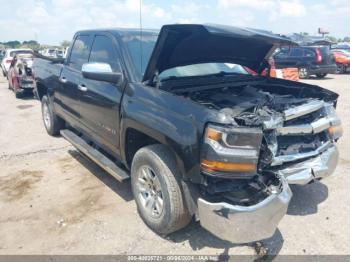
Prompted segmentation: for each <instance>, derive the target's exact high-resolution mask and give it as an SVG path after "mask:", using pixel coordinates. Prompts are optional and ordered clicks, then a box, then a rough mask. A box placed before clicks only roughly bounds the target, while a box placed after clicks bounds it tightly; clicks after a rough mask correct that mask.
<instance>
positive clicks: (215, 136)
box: [206, 127, 221, 141]
mask: <svg viewBox="0 0 350 262" xmlns="http://www.w3.org/2000/svg"><path fill="white" fill-rule="evenodd" d="M206 137H207V138H209V139H212V140H215V141H219V140H220V139H221V133H220V132H219V131H217V130H215V129H213V128H210V127H208V129H207V134H206Z"/></svg>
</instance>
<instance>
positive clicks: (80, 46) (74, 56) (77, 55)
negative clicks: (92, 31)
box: [69, 35, 90, 71]
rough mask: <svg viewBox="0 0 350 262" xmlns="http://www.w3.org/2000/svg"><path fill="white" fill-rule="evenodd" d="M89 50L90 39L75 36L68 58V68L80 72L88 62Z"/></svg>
mask: <svg viewBox="0 0 350 262" xmlns="http://www.w3.org/2000/svg"><path fill="white" fill-rule="evenodd" d="M89 49H90V37H89V36H88V35H79V36H77V38H76V39H75V41H74V44H73V47H72V53H71V55H70V58H69V66H70V67H72V68H74V69H77V70H79V71H80V70H81V67H82V65H83V64H84V63H87V61H88V57H89Z"/></svg>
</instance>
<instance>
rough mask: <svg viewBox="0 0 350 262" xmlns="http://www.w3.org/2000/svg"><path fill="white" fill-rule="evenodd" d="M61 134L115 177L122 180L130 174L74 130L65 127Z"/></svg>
mask: <svg viewBox="0 0 350 262" xmlns="http://www.w3.org/2000/svg"><path fill="white" fill-rule="evenodd" d="M60 133H61V135H62V136H63V137H64V138H65V139H67V140H68V141H69V142H70V143H71V144H72V145H73V146H75V147H76V148H77V149H78V150H79V151H81V152H82V153H83V154H85V155H86V156H88V157H89V158H90V159H91V160H92V161H94V162H95V163H96V164H97V165H99V166H100V167H101V168H102V169H104V170H105V171H106V172H107V173H109V174H110V175H112V176H113V177H114V178H115V179H117V180H118V181H120V182H122V181H123V180H125V179H128V178H129V177H130V176H129V175H128V174H127V173H126V172H125V171H124V170H123V169H121V168H120V167H119V166H117V165H116V164H115V163H113V162H112V161H111V160H110V159H109V158H107V157H106V156H105V155H103V154H102V153H100V152H99V151H98V150H96V149H95V148H93V147H91V146H90V145H89V144H88V143H86V142H85V141H84V140H83V139H82V138H81V137H79V136H77V135H76V134H74V133H73V132H72V131H70V130H67V129H64V130H61V132H60Z"/></svg>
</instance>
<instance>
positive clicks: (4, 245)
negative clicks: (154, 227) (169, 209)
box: [0, 75, 350, 256]
mask: <svg viewBox="0 0 350 262" xmlns="http://www.w3.org/2000/svg"><path fill="white" fill-rule="evenodd" d="M305 82H307V83H310V84H317V85H320V86H323V87H326V88H329V89H331V90H333V91H335V92H338V93H339V94H340V99H339V102H338V109H337V111H338V114H339V115H340V117H341V119H342V121H343V128H344V136H343V138H342V139H341V141H340V143H339V148H340V161H339V165H338V167H337V170H336V172H335V174H334V176H332V177H330V178H328V179H326V180H324V181H322V183H320V182H317V183H313V184H310V185H307V186H304V187H300V186H294V187H292V190H293V194H294V197H293V199H292V202H291V204H290V206H289V209H288V214H287V215H286V216H285V217H284V219H283V220H282V221H281V223H280V225H279V227H278V230H277V231H276V233H275V234H274V236H273V237H272V238H270V239H267V240H264V241H262V243H258V244H251V245H233V244H231V243H229V242H226V241H222V240H220V239H217V238H215V237H213V236H212V235H210V234H209V233H207V232H206V231H205V230H204V229H202V228H201V227H200V226H199V225H198V223H192V224H190V225H189V226H188V227H187V228H185V229H183V230H181V231H180V232H176V233H174V234H172V235H170V236H168V237H167V238H162V237H160V236H158V235H157V234H155V233H154V232H152V231H151V230H150V229H149V228H148V227H147V226H146V225H145V224H144V223H143V222H142V220H141V219H140V217H139V216H138V214H137V212H136V206H135V202H134V201H133V197H132V194H131V190H130V184H129V182H125V183H118V182H117V181H115V180H114V179H113V178H111V177H110V176H109V175H108V174H106V173H105V172H104V171H102V170H101V169H100V168H99V167H98V166H97V165H95V164H94V163H92V162H91V161H89V160H87V159H86V158H85V157H83V156H82V155H80V154H79V153H78V152H77V151H76V150H75V149H74V148H73V147H72V146H70V145H69V144H68V143H67V142H66V141H65V140H64V139H62V138H60V137H57V138H53V137H50V136H48V135H47V134H46V131H45V130H44V126H43V124H42V121H41V110H40V103H39V102H38V101H36V100H34V99H33V98H31V97H28V98H25V99H16V98H15V96H14V94H13V93H12V92H11V91H10V90H8V89H7V82H6V79H5V78H2V77H0V254H186V255H201V254H206V255H209V254H212V255H219V254H230V255H233V254H248V255H254V256H257V255H262V254H264V252H266V251H267V252H268V254H350V249H349V246H350V238H349V235H350V223H349V220H348V219H349V215H350V194H349V185H350V176H349V173H348V172H349V170H350V141H349V135H348V130H349V125H350V114H349V112H350V92H349V90H348V91H347V89H346V88H350V86H349V82H350V75H331V76H329V77H327V78H326V79H323V80H318V79H310V80H307V81H305ZM346 112H348V113H346ZM260 245H262V248H261V249H260V250H259V247H260Z"/></svg>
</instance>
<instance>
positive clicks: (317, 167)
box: [278, 145, 339, 185]
mask: <svg viewBox="0 0 350 262" xmlns="http://www.w3.org/2000/svg"><path fill="white" fill-rule="evenodd" d="M338 158H339V152H338V149H337V147H336V146H335V145H332V146H331V147H330V148H328V149H327V150H326V151H324V152H323V153H321V154H320V155H318V156H316V157H314V158H311V159H308V160H305V161H303V162H300V163H297V164H294V165H291V166H288V167H287V168H285V169H282V170H280V171H278V172H279V174H280V175H282V176H284V177H285V178H286V179H287V181H288V183H289V184H299V185H305V184H308V183H309V182H311V181H313V180H315V179H321V178H324V177H327V176H329V175H331V174H332V173H333V172H334V170H335V168H336V166H337V163H338Z"/></svg>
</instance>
